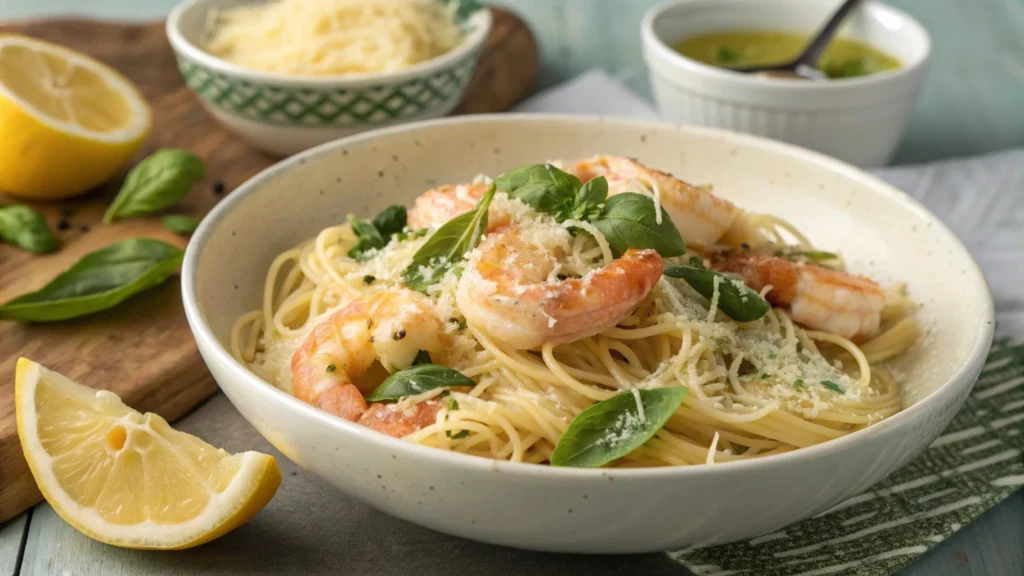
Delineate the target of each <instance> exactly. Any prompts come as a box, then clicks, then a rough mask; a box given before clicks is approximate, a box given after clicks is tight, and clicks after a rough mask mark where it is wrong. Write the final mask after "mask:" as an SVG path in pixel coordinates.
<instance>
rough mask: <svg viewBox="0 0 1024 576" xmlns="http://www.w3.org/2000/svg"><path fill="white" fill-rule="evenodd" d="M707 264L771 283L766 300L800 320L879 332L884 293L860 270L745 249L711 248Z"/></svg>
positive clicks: (838, 329) (854, 333) (856, 335)
mask: <svg viewBox="0 0 1024 576" xmlns="http://www.w3.org/2000/svg"><path fill="white" fill-rule="evenodd" d="M711 267H712V268H715V269H717V270H721V271H723V272H731V273H734V274H738V275H739V276H740V277H742V278H743V281H744V282H745V283H746V284H747V285H748V286H750V287H751V288H753V289H755V290H758V291H760V290H763V289H764V288H765V287H766V286H771V287H772V289H771V290H770V291H769V292H768V294H767V296H766V297H767V298H768V301H769V302H771V303H772V304H775V305H779V306H789V309H790V314H791V315H792V317H793V320H795V321H797V322H799V323H801V324H803V325H805V326H808V327H810V328H813V329H815V330H824V331H826V332H832V333H834V334H838V335H840V336H842V337H844V338H852V339H856V340H863V339H867V338H870V337H872V336H874V335H876V334H878V330H879V324H880V323H881V315H882V308H883V307H884V306H885V293H884V292H883V291H882V289H881V288H879V286H878V284H876V283H875V282H874V281H872V280H869V279H867V278H864V277H863V276H854V275H853V274H847V273H845V272H839V271H836V270H829V269H827V268H822V267H820V266H815V265H813V264H807V263H803V262H792V261H790V260H786V259H785V258H778V257H774V256H768V255H764V254H755V253H752V252H748V251H744V250H728V251H724V252H719V253H716V254H713V255H712V257H711Z"/></svg>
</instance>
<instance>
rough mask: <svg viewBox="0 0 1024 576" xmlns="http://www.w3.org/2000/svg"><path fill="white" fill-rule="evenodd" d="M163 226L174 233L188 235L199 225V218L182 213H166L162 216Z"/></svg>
mask: <svg viewBox="0 0 1024 576" xmlns="http://www.w3.org/2000/svg"><path fill="white" fill-rule="evenodd" d="M164 226H167V229H168V230H170V231H171V232H174V233H175V234H180V235H181V236H188V235H189V234H191V233H193V232H195V231H196V228H198V227H199V219H198V218H193V217H191V216H185V215H184V214H168V215H167V216H164Z"/></svg>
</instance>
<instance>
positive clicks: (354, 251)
mask: <svg viewBox="0 0 1024 576" xmlns="http://www.w3.org/2000/svg"><path fill="white" fill-rule="evenodd" d="M348 223H349V224H350V225H351V226H352V232H353V233H354V234H355V235H356V238H357V239H358V241H357V242H356V245H355V246H353V247H352V248H351V249H350V250H349V251H348V256H349V258H355V259H356V260H359V261H362V260H364V259H366V257H367V252H370V251H373V250H380V249H381V248H383V247H385V246H387V244H388V242H387V240H385V239H384V237H383V236H381V235H380V231H379V230H377V227H376V226H374V225H373V222H370V221H369V220H367V219H365V218H360V217H359V216H356V215H354V214H349V215H348Z"/></svg>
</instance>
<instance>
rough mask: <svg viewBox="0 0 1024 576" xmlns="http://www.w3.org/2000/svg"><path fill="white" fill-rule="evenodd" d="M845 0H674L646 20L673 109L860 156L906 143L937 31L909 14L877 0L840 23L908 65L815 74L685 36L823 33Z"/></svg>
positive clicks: (689, 120)
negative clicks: (820, 77) (737, 61)
mask: <svg viewBox="0 0 1024 576" xmlns="http://www.w3.org/2000/svg"><path fill="white" fill-rule="evenodd" d="M838 3H839V0H826V1H822V0H674V1H672V2H669V3H666V4H662V5H660V6H657V7H655V8H652V9H651V10H650V11H649V12H648V13H647V15H646V16H645V17H644V20H643V24H642V25H641V34H642V37H643V47H644V60H645V61H646V62H647V67H648V71H649V74H650V80H651V85H652V87H653V89H654V96H655V99H656V100H657V103H658V108H659V110H660V112H661V114H662V116H663V117H665V118H666V119H668V120H671V121H673V122H679V123H683V124H696V125H701V126H712V127H716V128H725V129H728V130H735V131H739V132H748V133H751V134H758V135H761V136H767V137H769V138H774V139H776V140H782V141H784V142H789V143H792V144H797V145H800V146H804V147H807V148H811V149H813V150H817V151H819V152H823V153H825V154H828V155H830V156H834V157H836V158H839V159H840V160H845V161H847V162H850V163H852V164H856V165H858V166H878V165H883V164H885V163H886V162H888V161H889V159H890V158H891V157H892V155H893V154H894V153H895V151H896V146H897V144H899V140H900V137H901V135H902V134H903V129H904V128H905V127H906V124H907V120H908V119H909V118H910V112H911V109H912V108H913V105H914V101H915V100H916V98H917V95H918V92H919V91H920V88H921V85H922V84H923V83H924V78H925V72H926V70H927V67H928V61H929V57H930V55H931V40H930V38H929V36H928V32H927V31H926V30H925V29H924V27H923V26H921V25H920V24H919V23H918V22H917V21H915V20H914V19H913V18H911V17H910V16H909V15H907V14H905V13H904V12H901V11H899V10H896V9H895V8H892V7H889V6H886V5H884V4H881V3H877V2H867V3H865V5H864V6H862V7H861V8H860V9H859V10H857V11H856V12H855V13H854V14H852V15H851V16H850V17H849V19H848V21H847V22H846V23H845V24H844V26H843V28H841V29H840V35H843V36H848V37H852V38H855V39H858V40H861V41H863V42H867V43H868V44H870V45H871V46H874V47H876V48H879V49H881V50H883V51H885V52H887V53H889V54H891V55H893V56H895V57H897V58H898V59H899V60H900V62H901V63H902V66H901V67H900V68H899V69H896V70H892V71H887V72H882V73H878V74H872V75H869V76H862V77H858V78H847V79H841V80H828V81H821V82H809V81H798V80H785V79H778V78H765V77H762V76H755V75H747V74H739V73H736V72H730V71H728V70H723V69H721V68H716V67H714V66H710V65H707V64H703V63H701V62H697V61H696V60H692V59H690V58H687V57H685V56H683V55H682V54H680V53H679V52H677V51H676V50H675V49H673V48H672V46H673V45H675V44H677V43H678V42H679V41H680V40H682V39H684V38H689V37H692V36H696V35H699V34H704V33H709V32H718V31H726V30H784V31H792V32H801V33H806V34H811V33H813V31H814V30H816V29H817V28H818V27H819V26H820V25H821V24H822V23H823V22H824V21H825V20H826V19H827V18H828V16H829V15H830V14H831V13H832V11H833V10H834V9H835V8H836V6H837V5H838Z"/></svg>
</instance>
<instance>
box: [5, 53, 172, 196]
mask: <svg viewBox="0 0 1024 576" xmlns="http://www.w3.org/2000/svg"><path fill="white" fill-rule="evenodd" d="M150 116H151V115H150V110H149V105H147V104H146V100H145V99H144V98H143V97H142V94H140V93H139V91H138V90H136V88H135V86H133V85H132V83H131V82H130V81H129V80H128V79H127V78H125V77H124V76H122V75H121V74H119V73H118V72H117V71H116V70H114V69H113V68H110V67H109V66H107V65H105V64H103V63H101V62H99V61H97V60H94V59H92V58H90V57H88V56H86V55H84V54H80V53H78V52H74V51H72V50H69V49H67V48H64V47H62V46H58V45H56V44H51V43H49V42H43V41H41V40H36V39H34V38H28V37H26V36H18V35H0V134H3V138H0V191H3V192H7V193H9V194H12V195H14V196H21V197H25V198H37V199H51V198H66V197H68V196H72V195H75V194H79V193H81V192H85V191H87V190H90V189H92V188H95V187H96V186H98V185H99V184H101V183H103V182H104V181H106V180H108V179H109V178H110V177H112V176H113V175H114V174H115V173H116V172H117V171H118V169H119V168H121V167H122V166H124V165H125V163H127V162H128V161H129V160H130V159H131V158H132V156H134V155H135V153H136V152H138V151H139V148H140V147H141V146H142V144H143V142H144V141H145V139H146V135H147V134H149V130H150V126H151V123H152V121H151V118H150Z"/></svg>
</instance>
